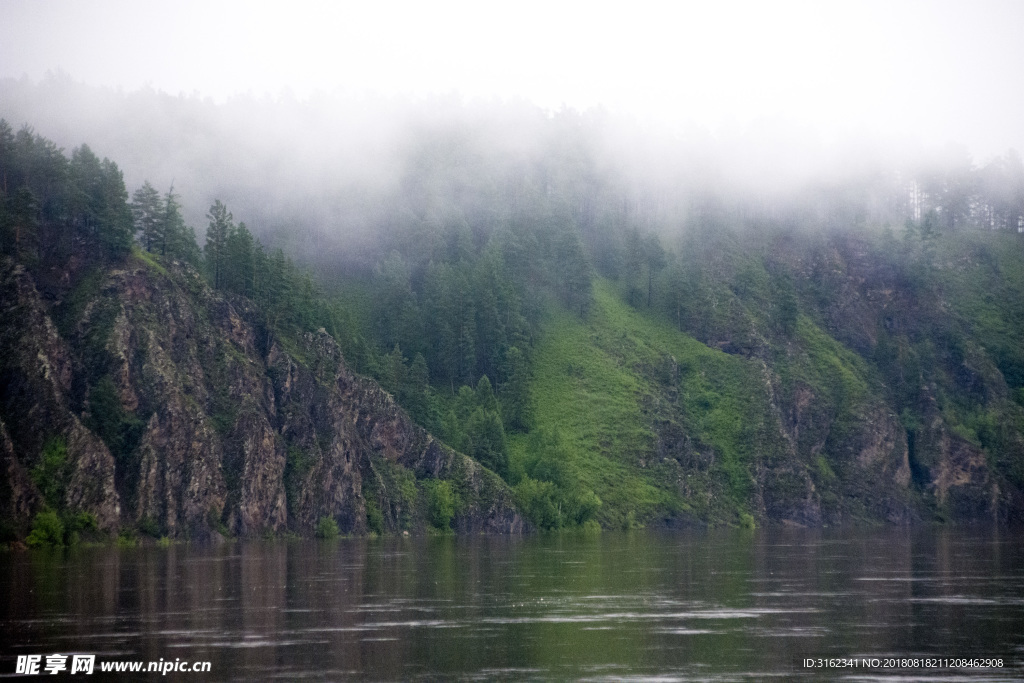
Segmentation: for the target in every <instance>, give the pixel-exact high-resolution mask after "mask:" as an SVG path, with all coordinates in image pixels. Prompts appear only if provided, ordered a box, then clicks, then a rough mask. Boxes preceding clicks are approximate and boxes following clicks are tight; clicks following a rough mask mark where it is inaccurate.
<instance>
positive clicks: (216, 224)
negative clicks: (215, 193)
mask: <svg viewBox="0 0 1024 683" xmlns="http://www.w3.org/2000/svg"><path fill="white" fill-rule="evenodd" d="M206 217H207V218H209V219H210V225H209V227H208V228H207V230H206V246H205V247H204V248H203V251H204V252H205V253H206V267H207V270H208V271H209V273H210V278H211V279H212V280H213V288H214V289H222V288H223V287H224V275H225V270H226V261H227V242H228V235H229V234H230V233H231V230H232V228H233V227H234V223H233V221H234V216H232V215H231V213H230V212H229V211H228V209H227V207H226V206H224V204H222V203H221V201H220V200H219V199H218V200H216V201H214V203H213V206H211V207H210V211H209V213H207V214H206Z"/></svg>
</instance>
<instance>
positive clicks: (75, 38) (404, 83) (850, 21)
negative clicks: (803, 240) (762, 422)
mask: <svg viewBox="0 0 1024 683" xmlns="http://www.w3.org/2000/svg"><path fill="white" fill-rule="evenodd" d="M3 15H4V20H3V21H2V22H0V77H14V78H20V77H22V76H28V77H29V78H30V79H35V80H38V79H40V78H42V77H43V76H44V74H45V73H46V72H47V71H57V70H63V71H65V72H66V73H68V74H70V75H71V76H72V77H73V78H75V79H76V80H80V81H83V82H85V83H88V84H93V85H107V86H112V87H121V88H124V89H125V90H134V89H137V88H140V87H142V86H149V87H152V88H154V89H156V90H161V91H165V92H167V93H170V94H172V95H177V94H180V93H184V94H188V95H191V94H193V93H198V94H199V95H201V96H203V97H206V96H209V97H212V98H214V99H215V100H216V101H219V102H223V101H225V100H226V99H227V98H229V97H231V96H232V95H237V94H245V93H249V94H252V95H253V96H255V97H262V96H263V95H269V96H271V97H278V96H281V95H282V94H284V95H290V96H294V97H295V98H297V99H299V100H303V99H306V98H308V97H310V96H311V95H313V94H314V93H317V92H323V93H337V92H343V93H348V94H353V93H355V94H363V93H366V92H372V93H376V94H378V95H385V96H393V95H413V96H421V97H422V96H429V95H437V94H449V93H458V94H459V95H461V96H463V97H467V98H484V99H490V98H494V97H497V98H500V99H516V98H522V99H524V100H527V101H529V102H532V103H534V104H536V105H538V106H539V107H541V108H543V109H545V110H548V111H552V110H557V109H559V108H561V107H562V106H563V105H565V106H568V107H571V108H575V109H579V110H583V109H587V108H590V107H593V106H597V105H601V106H604V107H606V108H608V109H609V110H611V111H612V112H615V113H628V114H630V115H633V116H636V117H638V118H640V119H642V120H650V121H654V122H657V123H659V124H661V125H666V126H668V127H669V128H670V129H673V130H676V129H685V128H687V127H692V126H696V127H701V128H705V129H707V130H708V131H709V132H710V133H712V134H719V133H721V132H725V133H729V132H731V131H733V130H735V129H740V130H745V129H746V128H748V127H749V126H750V125H751V124H754V125H755V126H756V124H757V122H758V121H759V120H761V119H768V120H782V121H785V122H786V123H787V125H791V126H795V127H798V128H801V129H807V130H810V131H813V132H814V134H815V135H818V136H820V137H821V139H822V140H823V141H825V142H831V141H834V140H836V139H839V140H842V139H845V138H847V137H849V136H851V135H864V134H870V135H880V136H883V137H899V138H909V139H914V140H917V141H920V142H921V143H923V144H925V145H943V144H945V143H946V142H949V141H954V142H957V143H960V144H963V145H966V146H967V148H968V149H969V151H970V152H971V153H972V154H973V155H974V157H975V158H976V159H978V160H980V161H984V160H985V159H987V158H989V157H991V156H993V155H996V154H1000V153H1003V152H1005V151H1006V149H1008V148H1010V147H1016V148H1018V149H1020V148H1022V147H1024V126H1021V125H1020V123H1019V122H1020V121H1021V120H1022V114H1024V92H1022V91H1021V89H1020V88H1019V87H1017V86H1018V85H1019V84H1020V83H1021V82H1024V41H1021V40H1020V36H1019V30H1020V27H1021V26H1024V5H1022V4H1021V3H1019V2H1014V1H1013V0H1003V1H994V0H988V1H982V2H949V1H942V0H937V1H934V2H924V1H921V2H895V3H894V2H887V1H877V2H876V1H868V2H849V3H819V2H793V1H789V2H773V3H763V2H753V1H749V2H748V1H743V2H737V1H733V2H714V3H711V2H685V3H664V2H647V3H632V4H631V5H630V7H629V9H628V10H627V9H626V8H625V6H623V5H621V4H612V3H583V2H566V3H542V2H516V3H471V2H440V3H411V2H409V3H396V2H381V3H316V2H305V3H289V4H288V6H287V9H286V8H285V6H284V5H283V4H282V3H254V2H212V3H211V2H191V1H186V2H176V3H164V4H154V3H136V2H131V1H128V0H101V1H98V2H88V3H82V2H72V1H70V0H65V1H52V0H51V1H46V0H44V1H43V2H36V1H29V0H8V1H7V2H5V3H4V5H3Z"/></svg>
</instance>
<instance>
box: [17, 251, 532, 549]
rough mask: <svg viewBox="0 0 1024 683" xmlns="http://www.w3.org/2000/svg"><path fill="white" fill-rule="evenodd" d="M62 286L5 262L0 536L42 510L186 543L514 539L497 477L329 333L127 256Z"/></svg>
mask: <svg viewBox="0 0 1024 683" xmlns="http://www.w3.org/2000/svg"><path fill="white" fill-rule="evenodd" d="M69 275H70V276H74V279H71V278H70V277H69V282H68V283H67V285H66V286H65V287H63V288H61V287H57V288H56V290H55V291H56V295H55V298H54V299H53V300H47V299H46V298H44V297H43V296H41V295H40V292H39V290H38V289H37V287H36V283H35V281H34V279H33V276H32V275H31V274H30V272H29V271H28V270H27V269H26V268H25V267H23V266H22V265H19V264H17V263H15V262H14V261H13V260H12V259H10V258H7V257H4V258H3V260H2V263H0V302H2V305H0V348H2V349H3V353H2V354H0V380H2V386H3V391H2V403H0V454H2V457H3V463H2V467H3V470H4V472H5V476H4V477H3V479H2V483H0V510H2V514H3V516H4V518H5V523H6V525H7V526H6V530H5V534H6V535H7V536H8V537H10V536H24V535H25V534H26V533H27V531H28V528H29V525H30V523H31V521H32V518H33V515H34V514H35V513H37V512H38V511H39V510H41V509H44V506H45V507H48V508H49V509H51V510H54V511H58V512H60V513H61V515H62V516H63V517H64V518H65V519H74V518H75V515H78V514H80V513H87V514H88V515H91V516H92V518H93V520H94V521H95V524H96V525H97V526H98V528H99V530H101V531H116V530H118V529H128V530H136V529H137V530H141V531H143V532H145V533H150V534H152V535H154V536H161V535H168V536H178V537H191V538H203V537H208V536H209V535H210V534H212V533H215V532H217V531H219V532H221V533H224V534H240V535H249V536H251V535H258V534H264V533H268V532H269V533H280V532H285V531H293V532H297V533H312V532H313V530H314V529H315V528H316V527H317V524H318V523H319V521H320V520H321V519H323V518H327V519H330V520H334V521H335V523H336V524H337V526H338V527H339V528H340V529H341V531H343V532H353V533H363V532H366V531H368V530H371V531H378V532H384V531H398V530H401V529H416V528H422V527H424V526H426V525H427V524H429V523H432V522H433V523H435V524H436V525H437V526H442V527H447V526H449V524H450V525H451V526H452V527H453V528H455V529H458V530H460V531H476V530H481V531H483V530H488V531H498V532H509V531H516V530H519V529H522V528H523V521H522V519H521V517H520V516H519V515H518V513H517V512H516V509H515V506H514V504H513V502H512V497H511V495H510V492H509V489H508V488H507V486H505V485H504V483H503V482H502V481H501V480H500V479H499V478H498V477H497V476H495V475H494V474H493V473H491V472H488V471H486V470H484V469H483V468H481V467H480V466H479V465H478V464H477V463H475V462H473V461H472V460H470V459H469V458H467V457H465V456H463V455H460V454H458V453H456V452H454V451H452V450H451V449H450V448H448V447H446V446H444V445H443V444H441V443H439V442H438V441H437V440H435V439H434V438H432V437H431V436H430V435H429V434H427V433H426V432H425V431H424V430H423V429H422V428H420V427H417V426H416V425H414V424H413V423H412V422H411V421H410V420H409V418H408V417H407V416H406V414H405V412H404V411H403V410H402V409H401V408H399V407H398V406H397V405H396V404H395V402H394V400H393V399H392V397H391V396H390V395H389V394H387V393H386V392H384V391H383V390H382V389H380V388H379V387H378V386H377V385H376V384H375V383H374V382H372V381H370V380H366V379H363V378H361V377H359V376H357V375H355V374H353V373H352V372H351V371H349V369H348V368H347V366H346V365H345V362H344V360H343V359H342V357H341V354H340V352H339V350H338V346H337V344H336V343H335V342H334V340H333V339H332V338H331V337H330V336H329V335H328V334H326V333H325V332H323V331H321V332H319V333H306V334H303V335H298V336H297V337H296V338H292V339H286V338H283V337H281V336H278V335H276V334H274V333H273V332H271V331H269V330H268V329H267V328H266V326H265V324H264V323H263V322H262V321H261V319H260V316H259V314H258V312H257V311H256V310H255V309H254V308H253V306H252V305H251V304H250V303H248V302H247V301H246V300H244V299H241V298H238V297H225V296H222V295H218V294H215V293H214V292H213V291H212V290H211V289H210V287H209V286H208V285H207V283H206V282H205V280H204V279H203V278H201V277H200V276H199V275H198V274H197V273H196V272H195V271H194V270H192V269H191V268H189V267H187V266H184V265H181V264H178V263H176V262H173V263H172V262H165V263H164V264H160V263H158V262H157V261H156V260H154V259H153V258H152V257H149V256H147V255H145V254H143V253H141V252H138V251H136V252H135V253H134V255H130V256H128V257H127V258H125V259H124V260H123V261H122V262H120V263H117V264H115V265H114V266H112V267H102V266H92V267H90V268H89V269H88V270H87V271H86V272H79V273H70V274H69ZM438 482H444V489H445V493H446V494H448V499H445V498H444V496H441V498H442V499H441V500H440V501H438V495H437V493H436V489H437V487H438ZM87 525H88V524H87Z"/></svg>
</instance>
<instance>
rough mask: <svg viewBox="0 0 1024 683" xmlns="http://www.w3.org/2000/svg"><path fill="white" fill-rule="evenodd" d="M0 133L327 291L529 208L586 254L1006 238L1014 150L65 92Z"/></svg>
mask: <svg viewBox="0 0 1024 683" xmlns="http://www.w3.org/2000/svg"><path fill="white" fill-rule="evenodd" d="M0 116H2V117H3V118H5V119H6V120H8V122H9V124H10V125H11V126H12V127H13V128H15V129H17V128H18V127H20V126H22V125H23V124H26V125H30V126H31V127H32V128H33V130H34V131H35V132H36V133H39V134H41V135H44V136H45V137H48V138H51V139H53V140H55V141H56V142H57V143H58V144H59V145H60V146H62V147H64V148H65V149H66V150H70V149H73V148H75V147H77V146H78V145H80V144H82V143H85V142H88V144H89V145H90V146H91V147H92V148H93V150H94V151H95V152H96V153H97V154H99V155H100V156H101V157H102V156H107V157H110V158H112V159H116V160H117V161H118V164H119V165H120V167H121V169H122V171H123V172H124V175H125V181H126V184H127V186H128V189H129V191H130V192H131V191H134V189H136V188H138V187H139V186H140V185H141V184H142V183H143V182H144V181H147V180H148V181H149V182H150V183H152V184H153V185H154V186H155V187H157V188H158V189H160V190H161V191H166V190H167V189H168V188H170V187H171V186H172V185H173V187H174V190H175V192H177V193H178V194H179V195H180V196H181V197H182V204H183V208H184V214H185V217H186V220H187V222H189V223H190V224H191V225H193V226H194V227H195V228H196V230H197V233H198V234H199V235H200V237H202V235H203V232H204V231H205V227H206V223H207V219H206V217H205V214H206V211H207V209H208V207H209V206H210V205H211V204H212V203H213V201H214V199H220V200H221V201H223V202H224V203H225V204H226V205H228V206H229V207H230V208H231V209H232V210H233V211H234V212H235V214H236V216H237V218H238V219H239V220H243V221H245V222H246V223H247V225H248V226H249V227H250V229H251V230H253V232H254V233H255V234H256V235H257V236H259V237H260V238H261V239H262V240H263V241H264V242H265V243H267V244H269V245H272V246H281V247H283V248H284V249H285V251H286V252H288V253H291V254H293V255H294V256H295V257H297V258H299V259H300V260H302V261H304V262H306V263H310V264H312V265H314V266H316V267H317V268H318V269H319V270H323V271H325V274H327V273H329V272H330V271H332V270H334V269H336V268H339V267H352V266H355V267H362V268H364V269H365V268H369V267H371V266H372V264H373V263H374V262H375V261H376V260H377V259H378V258H380V257H381V255H382V253H386V251H387V250H388V248H389V247H388V243H389V241H393V240H395V239H402V238H401V237H399V235H401V234H402V233H403V232H406V231H412V232H415V228H414V226H415V225H419V224H430V225H444V224H451V225H456V224H464V225H466V226H467V227H469V228H470V229H471V230H472V231H474V232H476V233H477V234H478V237H479V239H483V237H482V234H483V233H490V232H492V231H493V230H495V229H497V228H499V227H501V226H503V225H508V224H509V223H510V222H511V221H514V220H516V217H517V213H521V211H522V210H523V209H524V206H526V204H528V203H529V202H531V201H532V199H531V197H538V196H542V197H545V198H547V199H553V200H555V201H556V203H560V204H563V205H564V208H565V209H566V210H567V211H569V212H570V213H571V214H572V215H573V217H574V220H575V222H576V223H577V224H578V225H579V227H580V229H581V231H582V233H583V234H584V236H585V237H586V238H587V239H588V241H589V242H591V243H593V242H594V240H600V239H601V237H600V233H602V230H603V229H602V227H601V226H602V225H604V224H607V223H609V222H617V223H620V224H628V225H632V226H634V227H635V228H637V229H640V230H642V231H650V232H655V233H658V234H660V235H662V236H664V237H665V238H667V241H666V245H667V246H668V247H669V248H673V247H674V245H675V244H676V240H677V238H678V235H679V234H680V233H681V231H682V230H684V229H685V227H686V226H687V225H690V224H693V223H694V222H695V221H700V222H708V221H711V222H714V221H717V220H728V222H730V223H731V224H732V225H733V226H734V227H735V226H738V225H741V224H752V223H758V222H765V221H768V222H771V221H779V220H785V221H787V222H789V223H790V224H796V225H803V226H805V227H808V228H837V227H842V226H844V225H845V226H852V225H857V224H865V225H876V226H883V225H885V224H889V225H902V223H903V221H904V220H906V219H908V218H909V219H915V220H920V219H921V218H922V216H923V215H925V214H926V213H927V212H928V211H929V210H933V209H934V210H936V211H937V213H939V214H942V217H943V220H944V221H945V223H946V224H947V225H948V226H949V227H966V226H974V227H979V226H984V227H990V228H995V227H1001V228H1007V229H1010V228H1016V227H1018V226H1017V224H1018V223H1019V221H1020V219H1021V216H1024V171H1022V169H1021V163H1020V157H1019V156H1018V155H1017V154H1016V153H1015V152H1013V151H1010V152H1009V153H1008V154H1007V155H1005V156H1003V157H997V158H995V159H988V160H983V161H981V162H980V163H979V162H976V161H975V160H973V159H972V158H971V156H970V155H969V154H968V152H967V150H966V149H965V148H963V147H959V146H956V145H953V144H949V145H945V146H943V147H940V148H924V147H922V146H920V145H919V144H916V145H915V144H910V143H906V142H903V141H899V140H886V139H882V138H874V139H869V138H862V139H852V138H851V139H849V140H846V141H844V142H835V141H833V142H830V143H825V142H823V141H822V140H821V139H820V138H818V137H817V136H816V135H815V133H814V132H813V131H811V130H810V129H807V128H801V127H798V126H795V125H792V124H788V123H786V122H785V121H783V120H781V119H775V120H771V119H765V120H761V121H758V122H754V123H753V124H751V125H750V126H748V127H746V128H742V129H740V128H737V129H735V130H734V131H732V132H719V133H718V134H717V135H712V134H710V133H708V132H707V131H706V130H703V129H700V128H696V127H694V128H691V129H689V130H686V131H673V130H669V129H667V128H665V127H659V126H657V125H653V124H651V123H650V122H649V121H647V122H643V121H640V120H638V119H636V118H632V117H627V116H623V115H613V114H611V113H609V112H608V111H606V110H604V109H602V108H594V109H588V110H586V111H583V112H579V111H575V110H572V109H562V110H560V111H557V112H548V111H545V110H543V109H541V108H539V107H537V106H535V105H532V104H530V103H527V102H525V101H522V100H512V101H500V100H466V99H463V98H460V97H457V96H449V97H425V98H419V99H414V98H408V97H397V96H396V97H370V96H365V97H361V98H343V97H340V96H337V97H334V96H326V95H321V96H314V97H311V98H309V99H305V100H302V101H299V100H296V99H294V98H275V99H272V98H268V97H263V98H256V97H252V96H240V97H234V98H230V99H228V100H227V101H226V102H223V103H215V102H214V101H212V100H210V99H201V98H199V97H198V96H192V97H186V96H170V95H167V94H165V93H161V92H158V91H154V90H152V89H146V90H141V91H135V92H124V91H121V90H112V89H109V88H100V87H93V86H87V85H84V84H81V83H78V82H76V81H74V80H73V79H72V78H71V77H70V76H67V75H65V74H58V75H53V76H49V77H47V78H45V79H43V80H42V81H41V82H39V83H33V82H31V81H28V80H25V79H22V80H17V81H16V80H10V79H8V80H4V81H0ZM606 227H607V226H606ZM619 227H620V228H621V227H622V226H621V225H620V226H619ZM479 243H482V242H479Z"/></svg>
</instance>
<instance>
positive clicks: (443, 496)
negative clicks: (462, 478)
mask: <svg viewBox="0 0 1024 683" xmlns="http://www.w3.org/2000/svg"><path fill="white" fill-rule="evenodd" d="M426 489H427V519H428V520H429V521H430V524H431V525H432V526H434V527H435V528H437V529H449V528H451V523H452V517H454V516H455V493H454V492H453V491H452V485H451V484H450V483H449V482H447V481H444V480H440V481H430V482H427V484H426Z"/></svg>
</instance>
